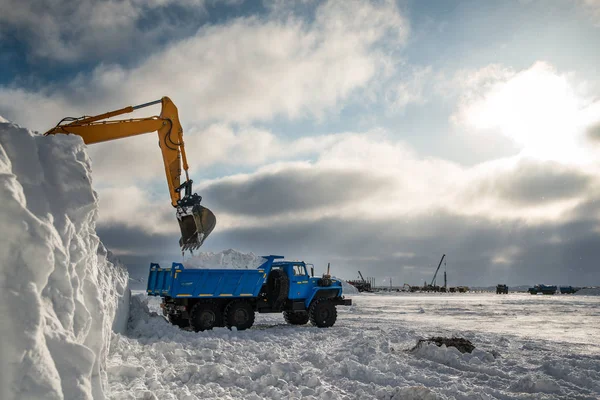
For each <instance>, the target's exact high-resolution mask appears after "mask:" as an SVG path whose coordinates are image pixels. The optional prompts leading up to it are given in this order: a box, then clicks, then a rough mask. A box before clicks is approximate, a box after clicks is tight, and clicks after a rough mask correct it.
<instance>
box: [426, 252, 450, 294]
mask: <svg viewBox="0 0 600 400" xmlns="http://www.w3.org/2000/svg"><path fill="white" fill-rule="evenodd" d="M445 257H446V255H445V254H443V255H442V259H441V260H440V263H439V264H438V266H437V269H436V270H435V274H433V279H432V280H431V283H430V284H429V286H433V285H434V284H435V278H436V277H437V274H438V271H439V270H440V267H441V266H442V261H444V258H445Z"/></svg>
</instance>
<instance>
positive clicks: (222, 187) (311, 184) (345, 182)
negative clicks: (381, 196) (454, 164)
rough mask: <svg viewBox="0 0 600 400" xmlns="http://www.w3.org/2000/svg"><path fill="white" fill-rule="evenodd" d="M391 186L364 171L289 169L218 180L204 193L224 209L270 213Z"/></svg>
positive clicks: (351, 197) (328, 203)
mask: <svg viewBox="0 0 600 400" xmlns="http://www.w3.org/2000/svg"><path fill="white" fill-rule="evenodd" d="M387 186H389V182H388V181H386V180H384V179H382V178H374V177H373V176H370V175H369V174H368V173H366V172H363V171H351V170H346V171H342V170H324V169H310V170H305V169H299V170H294V169H288V170H285V171H280V172H278V173H271V174H261V175H255V176H252V177H250V178H249V179H248V180H245V181H234V180H224V181H222V182H217V183H214V184H212V185H210V186H208V187H207V188H205V189H204V190H203V191H202V195H203V196H204V197H205V198H206V199H210V202H211V204H215V207H214V209H215V210H218V211H221V212H227V213H231V214H238V215H239V214H250V215H256V216H268V215H277V214H283V213H286V212H293V211H298V210H303V211H306V210H312V209H316V208H319V207H323V206H335V205H341V204H344V203H347V202H350V201H360V199H362V198H366V197H368V196H369V195H371V194H374V193H376V192H378V191H380V190H385V189H386V187H387Z"/></svg>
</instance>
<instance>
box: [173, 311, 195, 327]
mask: <svg viewBox="0 0 600 400" xmlns="http://www.w3.org/2000/svg"><path fill="white" fill-rule="evenodd" d="M169 322H170V323H172V324H173V325H175V326H178V327H180V328H187V327H188V326H190V320H189V319H187V318H183V317H182V316H181V315H176V314H169Z"/></svg>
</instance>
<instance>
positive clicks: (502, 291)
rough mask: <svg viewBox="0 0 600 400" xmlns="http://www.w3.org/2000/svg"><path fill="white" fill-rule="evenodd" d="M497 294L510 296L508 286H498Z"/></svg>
mask: <svg viewBox="0 0 600 400" xmlns="http://www.w3.org/2000/svg"><path fill="white" fill-rule="evenodd" d="M496 294H508V286H507V285H503V284H500V285H496Z"/></svg>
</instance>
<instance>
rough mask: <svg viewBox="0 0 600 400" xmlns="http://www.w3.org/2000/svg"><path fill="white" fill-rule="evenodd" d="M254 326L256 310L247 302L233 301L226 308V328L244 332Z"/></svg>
mask: <svg viewBox="0 0 600 400" xmlns="http://www.w3.org/2000/svg"><path fill="white" fill-rule="evenodd" d="M252 325H254V309H253V308H252V305H251V304H250V303H248V302H247V301H232V302H231V303H229V304H228V305H227V307H225V326H227V327H228V328H229V329H231V328H232V327H234V326H235V327H236V329H237V330H238V331H243V330H245V329H248V328H250V327H251V326H252Z"/></svg>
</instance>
